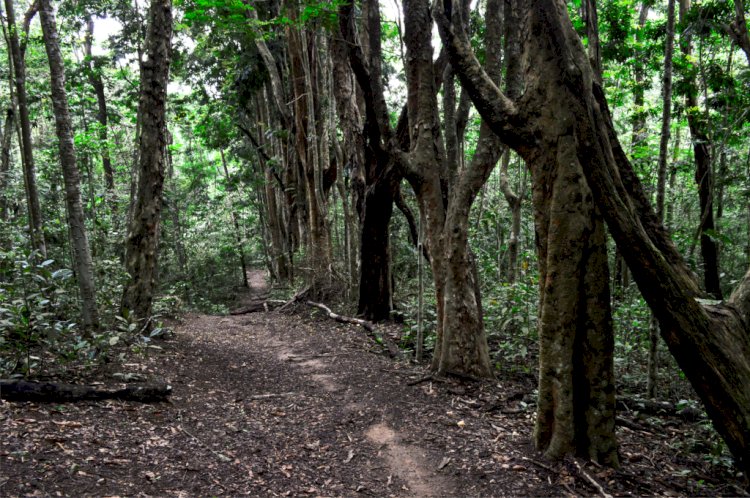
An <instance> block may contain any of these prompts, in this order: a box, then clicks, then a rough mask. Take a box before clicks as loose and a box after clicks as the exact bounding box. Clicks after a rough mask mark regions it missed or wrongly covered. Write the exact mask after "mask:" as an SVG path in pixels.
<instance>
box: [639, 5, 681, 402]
mask: <svg viewBox="0 0 750 498" xmlns="http://www.w3.org/2000/svg"><path fill="white" fill-rule="evenodd" d="M644 8H645V7H644ZM674 23H675V13H674V0H669V1H668V2H667V35H666V40H665V46H664V76H663V79H662V106H663V107H662V114H661V116H662V117H661V135H660V138H659V161H658V164H657V178H658V180H657V184H656V215H657V216H658V218H659V221H661V222H662V223H663V222H664V199H665V197H666V183H667V155H668V153H669V139H670V135H671V132H670V127H671V122H672V56H673V54H674ZM658 344H659V323H658V321H657V320H656V318H655V317H654V316H653V315H652V317H651V323H650V324H649V348H648V376H647V382H646V396H648V397H649V398H654V397H656V383H657V374H658V372H657V369H658V367H657V365H658V360H659V358H658Z"/></svg>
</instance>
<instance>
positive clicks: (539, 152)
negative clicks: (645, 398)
mask: <svg viewBox="0 0 750 498" xmlns="http://www.w3.org/2000/svg"><path fill="white" fill-rule="evenodd" d="M537 9H538V7H536V8H535V7H533V6H530V5H524V6H523V8H520V12H519V14H520V15H519V17H518V19H519V20H520V22H521V25H522V28H521V32H522V33H523V38H522V45H523V56H522V60H523V61H524V62H525V68H524V70H525V71H524V72H523V74H525V75H526V79H525V85H526V88H525V91H524V93H523V96H522V97H521V99H523V105H518V106H517V105H516V103H515V102H514V101H513V100H510V99H509V98H508V97H506V96H505V95H503V94H501V93H500V92H499V91H498V90H497V86H495V85H493V84H492V83H491V78H490V77H489V76H488V75H487V74H485V73H484V72H483V71H481V68H480V67H479V65H478V63H477V61H476V58H475V57H474V56H473V53H472V52H471V48H470V45H469V42H468V38H466V37H465V34H462V36H461V38H460V40H459V38H457V37H456V36H453V33H455V32H458V33H463V30H461V29H458V28H456V25H455V24H453V25H452V26H451V25H450V24H449V23H448V21H447V20H446V19H445V17H443V16H442V14H441V13H440V12H437V15H438V19H439V20H440V22H439V23H438V24H439V26H440V27H441V34H442V35H443V37H444V39H446V40H447V41H446V44H447V45H448V49H449V53H450V55H451V62H452V63H454V64H456V66H457V71H458V74H459V75H460V76H461V79H462V83H464V85H465V87H466V88H467V90H468V91H469V95H470V96H471V97H472V99H473V100H474V102H475V104H476V105H477V108H478V109H479V111H480V113H481V115H482V117H483V118H484V119H486V120H487V123H488V124H489V125H491V126H492V128H493V130H494V131H495V132H498V131H502V132H503V133H502V135H501V136H502V137H503V138H504V141H506V143H508V144H509V145H511V146H513V147H514V148H515V149H516V150H517V151H518V152H519V154H521V156H522V157H523V158H524V159H525V160H526V161H527V163H528V164H529V166H530V168H531V170H532V175H533V178H534V196H533V200H534V212H535V216H534V218H535V225H536V230H537V240H538V247H537V249H538V253H539V265H540V299H541V302H540V310H539V314H540V320H539V334H540V341H541V351H540V374H539V375H540V379H539V406H538V412H537V422H536V429H535V443H536V445H537V447H538V448H539V449H540V450H541V451H543V452H544V453H545V454H546V455H548V456H549V457H553V458H559V457H562V456H563V455H565V454H569V453H574V454H579V455H583V456H585V457H587V458H590V459H592V460H595V461H598V462H601V463H605V464H611V465H616V464H617V447H616V441H615V437H614V409H615V400H614V374H613V347H614V340H613V333H612V321H611V312H610V308H609V302H610V299H609V286H608V282H609V274H608V264H607V253H606V238H605V232H604V225H603V222H602V220H601V217H600V216H599V215H598V214H597V213H596V210H595V208H594V205H593V200H592V196H591V192H590V190H589V189H588V187H587V186H586V182H585V180H584V177H583V171H582V164H581V162H580V161H579V160H578V158H577V143H576V138H575V136H574V134H573V128H572V126H573V124H574V123H575V119H576V116H575V114H574V113H573V112H572V110H571V109H570V107H569V105H568V102H569V100H570V99H571V98H574V97H573V96H572V95H571V92H570V90H569V89H568V88H567V87H566V86H565V85H564V84H561V83H560V82H559V80H556V74H555V72H554V71H551V70H550V67H549V66H550V61H553V63H554V61H555V60H556V59H557V57H558V55H557V54H558V52H557V47H556V46H555V44H554V42H550V41H549V39H548V38H547V37H546V36H542V34H541V33H544V28H542V27H539V26H538V24H537V22H538V18H537V16H536V14H537V12H538V10H537ZM582 57H583V60H584V62H585V64H586V65H587V66H588V64H589V61H588V58H587V57H586V54H585V53H582ZM485 94H492V95H494V98H493V99H491V100H492V101H491V102H484V101H482V100H481V96H482V95H485ZM485 100H486V99H485ZM488 104H489V106H490V107H488ZM507 114H513V123H512V124H507V123H498V122H497V121H498V119H497V118H498V116H506V115H507ZM515 118H517V119H515Z"/></svg>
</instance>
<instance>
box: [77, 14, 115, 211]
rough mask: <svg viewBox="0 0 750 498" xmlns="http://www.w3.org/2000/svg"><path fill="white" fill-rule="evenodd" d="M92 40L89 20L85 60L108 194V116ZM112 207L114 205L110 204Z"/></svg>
mask: <svg viewBox="0 0 750 498" xmlns="http://www.w3.org/2000/svg"><path fill="white" fill-rule="evenodd" d="M93 38H94V21H93V20H92V19H91V18H89V19H88V20H87V22H86V38H85V39H84V45H85V46H84V48H85V53H86V58H87V63H88V67H87V68H86V69H87V72H88V79H89V83H90V84H91V87H92V88H93V89H94V94H96V104H97V113H96V120H97V121H99V133H98V135H99V142H100V144H99V146H100V147H101V154H102V167H103V168H104V181H105V183H106V185H107V190H108V191H109V192H110V194H111V193H112V192H113V191H114V189H115V173H114V170H113V169H112V160H111V159H110V156H109V138H108V133H109V132H108V129H107V128H108V123H107V121H108V116H107V96H106V95H105V93H104V82H103V81H102V75H101V72H100V71H99V69H98V68H97V67H96V65H95V64H94V60H93V58H92V55H91V42H92V40H93ZM112 205H113V206H114V205H115V204H114V203H112Z"/></svg>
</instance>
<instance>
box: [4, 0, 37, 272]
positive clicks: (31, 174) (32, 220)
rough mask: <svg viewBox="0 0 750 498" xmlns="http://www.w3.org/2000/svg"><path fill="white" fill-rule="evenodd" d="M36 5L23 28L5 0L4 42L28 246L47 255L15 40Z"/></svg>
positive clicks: (21, 61) (20, 58) (21, 65)
mask: <svg viewBox="0 0 750 498" xmlns="http://www.w3.org/2000/svg"><path fill="white" fill-rule="evenodd" d="M37 8H38V4H37V3H36V2H34V3H32V5H31V7H30V9H29V11H28V12H27V14H26V17H25V19H24V27H23V30H20V29H19V27H18V25H17V23H16V15H15V7H14V5H13V0H5V14H6V16H7V22H8V44H9V49H10V53H11V58H12V60H13V75H14V76H15V86H16V101H17V103H18V118H19V124H20V125H21V162H22V163H23V183H24V187H25V189H26V202H27V204H28V210H29V236H30V238H31V247H32V248H33V249H35V250H37V251H39V253H40V254H41V255H42V257H44V258H46V257H47V244H46V242H45V240H44V227H43V223H42V208H41V205H40V204H39V192H38V191H37V186H36V167H35V165H34V146H33V143H32V140H31V119H30V118H29V104H28V99H27V95H26V62H25V61H24V52H25V49H26V47H25V40H24V41H23V43H22V41H21V40H19V36H18V34H19V33H24V35H26V36H27V35H28V31H29V29H28V27H29V23H30V22H31V18H32V17H33V16H34V14H35V13H36V9H37Z"/></svg>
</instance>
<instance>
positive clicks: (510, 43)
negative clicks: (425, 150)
mask: <svg viewBox="0 0 750 498" xmlns="http://www.w3.org/2000/svg"><path fill="white" fill-rule="evenodd" d="M504 4H505V5H504V16H505V71H506V83H505V91H506V93H507V95H508V96H509V97H510V98H512V99H515V98H518V96H519V95H520V94H521V92H522V91H523V79H522V75H521V73H520V71H521V61H520V58H521V47H520V44H519V42H520V38H519V37H520V26H519V23H518V21H519V20H518V0H504ZM493 8H494V6H493ZM497 9H498V11H499V6H497ZM487 10H488V11H489V10H490V5H489V4H488V5H487ZM489 19H490V18H489V16H488V21H489ZM487 41H489V37H487ZM488 75H489V76H490V77H491V78H492V79H494V80H496V81H497V80H498V78H497V77H496V76H493V75H492V74H490V73H489V71H488ZM498 76H499V74H498ZM510 156H511V152H510V149H508V150H506V152H505V154H504V155H503V160H502V165H501V166H500V188H501V190H502V192H503V196H504V197H505V201H506V202H507V203H508V208H509V209H510V217H511V224H510V237H509V238H508V282H509V283H510V284H514V283H515V281H516V278H518V244H519V238H520V234H521V203H522V201H523V198H524V196H525V186H524V187H522V189H521V191H520V192H518V193H515V192H513V189H511V187H510V183H509V181H508V166H509V165H510Z"/></svg>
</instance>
